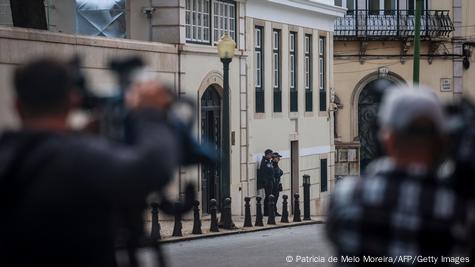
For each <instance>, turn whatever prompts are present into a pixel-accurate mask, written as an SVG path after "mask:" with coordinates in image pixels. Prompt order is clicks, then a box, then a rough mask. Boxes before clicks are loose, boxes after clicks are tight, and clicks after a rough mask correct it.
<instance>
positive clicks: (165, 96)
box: [0, 58, 181, 266]
mask: <svg viewBox="0 0 475 267" xmlns="http://www.w3.org/2000/svg"><path fill="white" fill-rule="evenodd" d="M73 87H74V86H73V82H72V73H71V72H70V69H69V68H68V66H67V65H66V64H65V62H61V61H59V60H55V59H50V58H41V59H37V60H34V61H32V62H30V63H28V64H26V65H25V66H21V67H18V68H17V69H16V71H15V74H14V88H15V95H16V111H17V113H18V115H19V118H20V120H21V125H22V126H21V129H20V130H17V131H8V132H4V133H3V134H2V135H1V137H0V191H1V192H0V207H1V210H0V212H1V214H2V219H1V220H0V266H116V262H115V250H114V241H115V240H114V238H115V230H116V229H115V227H116V224H115V222H116V221H115V219H116V218H115V217H114V214H115V211H116V210H117V209H121V208H123V207H132V208H138V207H143V206H142V205H143V204H144V200H145V197H146V195H147V194H148V193H150V192H151V191H155V190H159V189H161V188H163V187H164V185H166V184H167V183H168V181H169V179H170V177H172V176H173V173H174V170H175V168H176V167H177V166H178V163H179V161H180V157H181V155H179V151H181V150H180V149H179V145H180V144H179V143H178V140H177V137H176V136H175V135H174V132H173V130H172V129H171V127H170V126H168V125H167V124H166V123H165V120H164V118H165V113H166V111H167V109H168V107H169V106H170V105H171V104H172V102H173V97H172V95H171V94H170V93H169V92H168V91H167V90H165V89H164V88H163V87H162V86H161V85H160V84H159V83H158V82H145V83H140V84H136V85H135V86H133V87H132V88H131V89H130V90H129V91H128V92H129V93H128V95H127V101H126V105H127V107H128V109H129V110H130V111H131V112H130V114H129V115H130V116H131V117H132V118H133V119H134V122H135V124H134V126H135V127H134V128H133V130H134V136H136V137H137V138H136V139H137V143H136V144H134V145H133V146H131V145H123V144H118V143H112V142H109V141H107V140H105V139H104V138H101V137H98V136H87V135H84V134H80V133H77V132H73V131H71V129H70V128H69V127H68V124H67V118H68V116H69V114H70V113H71V111H73V110H74V109H75V108H77V107H78V105H79V104H80V102H81V99H80V97H79V94H77V92H76V91H75V90H74V88H73Z"/></svg>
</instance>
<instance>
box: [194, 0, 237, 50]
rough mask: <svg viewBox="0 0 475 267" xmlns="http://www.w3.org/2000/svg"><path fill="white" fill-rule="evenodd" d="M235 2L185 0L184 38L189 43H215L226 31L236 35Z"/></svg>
mask: <svg viewBox="0 0 475 267" xmlns="http://www.w3.org/2000/svg"><path fill="white" fill-rule="evenodd" d="M236 21H237V4H236V2H235V1H227V0H186V2H185V28H186V29H185V39H186V41H187V42H190V43H199V44H209V45H211V44H214V45H215V44H216V43H217V41H219V39H220V38H221V37H222V36H223V35H224V34H225V33H227V34H228V35H229V36H230V37H231V38H232V39H233V40H236V35H237V23H236Z"/></svg>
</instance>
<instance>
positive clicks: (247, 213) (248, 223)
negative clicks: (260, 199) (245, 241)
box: [244, 197, 252, 227]
mask: <svg viewBox="0 0 475 267" xmlns="http://www.w3.org/2000/svg"><path fill="white" fill-rule="evenodd" d="M244 202H246V204H244V227H252V220H251V203H250V202H251V198H250V197H245V198H244Z"/></svg>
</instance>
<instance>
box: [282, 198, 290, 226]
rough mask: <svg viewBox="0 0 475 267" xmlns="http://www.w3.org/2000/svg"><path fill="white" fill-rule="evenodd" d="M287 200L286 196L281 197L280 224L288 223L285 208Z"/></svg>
mask: <svg viewBox="0 0 475 267" xmlns="http://www.w3.org/2000/svg"><path fill="white" fill-rule="evenodd" d="M288 198H289V197H288V196H287V195H282V218H281V219H280V222H283V223H288V222H289V210H288V208H287V205H288V202H287V199H288Z"/></svg>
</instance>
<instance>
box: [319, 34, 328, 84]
mask: <svg viewBox="0 0 475 267" xmlns="http://www.w3.org/2000/svg"><path fill="white" fill-rule="evenodd" d="M325 42H326V38H325V37H323V36H320V37H319V40H318V45H319V68H318V69H319V76H320V84H319V87H320V90H322V91H323V90H325V65H326V64H325V63H326V62H325V48H326V45H325Z"/></svg>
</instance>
